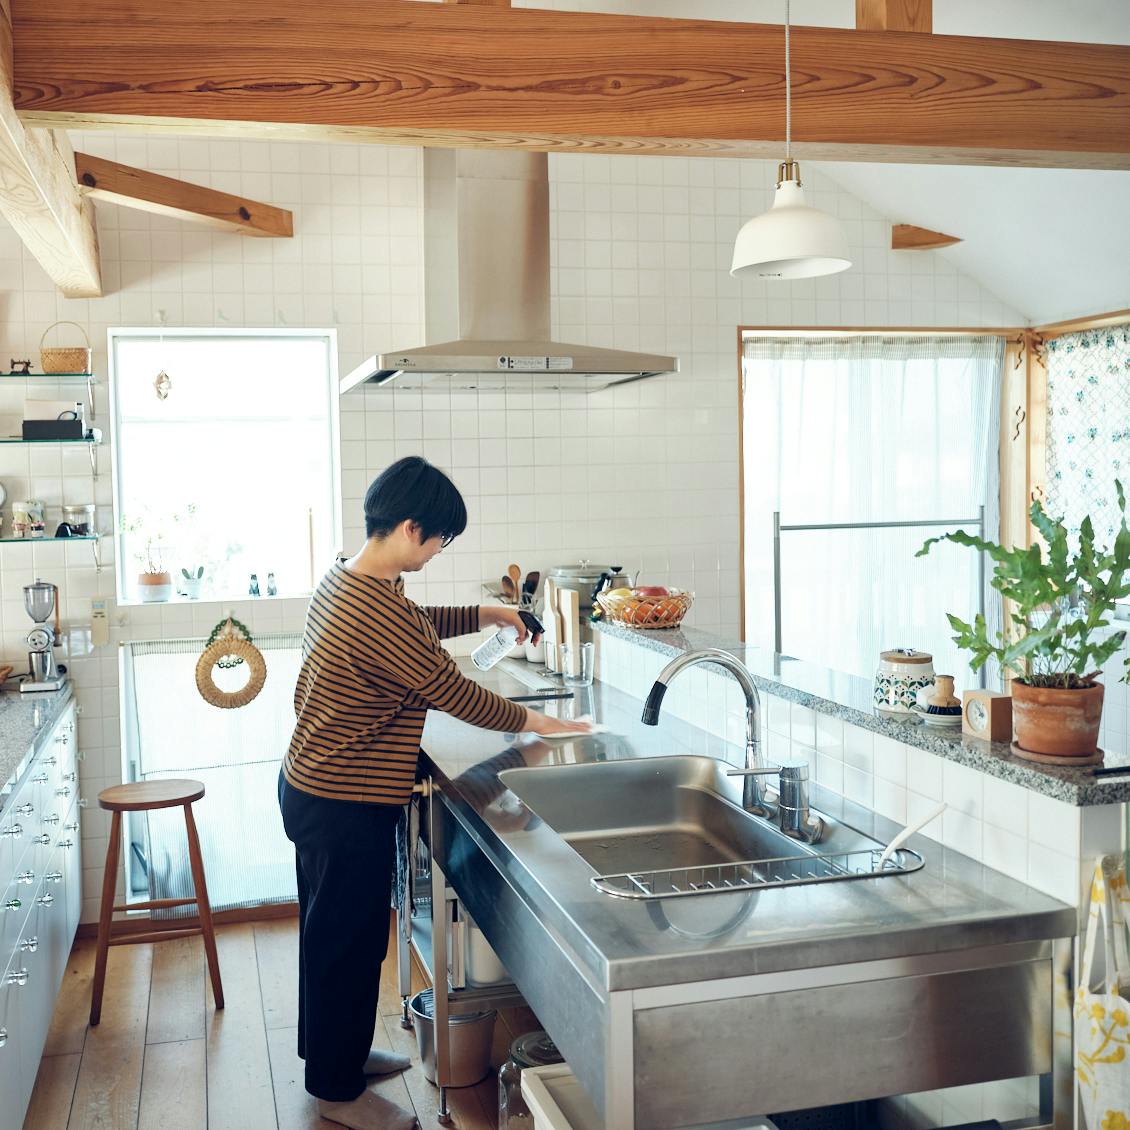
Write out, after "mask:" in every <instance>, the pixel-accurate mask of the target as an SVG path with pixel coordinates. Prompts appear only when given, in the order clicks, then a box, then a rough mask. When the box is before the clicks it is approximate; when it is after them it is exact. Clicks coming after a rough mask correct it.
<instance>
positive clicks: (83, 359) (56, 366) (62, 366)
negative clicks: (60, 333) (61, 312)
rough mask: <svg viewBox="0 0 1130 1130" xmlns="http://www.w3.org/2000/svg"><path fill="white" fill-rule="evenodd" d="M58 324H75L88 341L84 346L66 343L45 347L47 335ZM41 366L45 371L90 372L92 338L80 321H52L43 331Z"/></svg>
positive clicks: (40, 354) (40, 355)
mask: <svg viewBox="0 0 1130 1130" xmlns="http://www.w3.org/2000/svg"><path fill="white" fill-rule="evenodd" d="M56 326H74V328H75V329H76V330H78V332H79V333H80V334H82V339H83V341H85V342H86V345H85V346H82V347H80V346H77V345H65V346H51V347H50V348H44V345H43V343H44V342H45V341H46V340H47V335H48V334H49V333H50V332H51V331H52V330H53V329H54V328H55V327H56ZM39 366H40V368H41V369H42V370H43V371H44V372H45V373H89V372H90V338H89V337H87V336H86V330H84V329H83V328H82V326H80V325H79V324H78V322H52V323H51V325H49V326H48V327H47V329H45V330H44V331H43V336H42V337H41V338H40V339H39Z"/></svg>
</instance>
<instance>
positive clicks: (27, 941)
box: [20, 934, 39, 953]
mask: <svg viewBox="0 0 1130 1130" xmlns="http://www.w3.org/2000/svg"><path fill="white" fill-rule="evenodd" d="M37 949H39V939H38V938H37V937H36V936H35V935H34V934H33V935H32V936H31V937H30V938H24V940H23V941H22V942H20V952H21V953H35V951H36V950H37Z"/></svg>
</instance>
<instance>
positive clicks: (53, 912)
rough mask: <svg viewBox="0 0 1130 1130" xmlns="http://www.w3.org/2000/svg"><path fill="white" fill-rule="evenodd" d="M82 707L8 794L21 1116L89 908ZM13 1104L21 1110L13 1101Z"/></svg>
mask: <svg viewBox="0 0 1130 1130" xmlns="http://www.w3.org/2000/svg"><path fill="white" fill-rule="evenodd" d="M75 744H76V743H75V707H74V705H73V703H72V704H68V705H67V706H66V707H65V709H64V710H63V712H62V714H61V715H60V717H59V719H58V720H57V721H56V723H55V724H54V726H52V727H51V728H50V730H49V731H48V732H46V733H45V734H41V735H40V737H39V738H38V739H37V741H36V746H35V751H34V756H33V757H32V758H31V759H30V761H24V762H22V763H21V766H20V767H19V768H18V769H17V778H16V779H14V780H13V781H9V782H7V783H0V784H3V786H4V787H3V792H0V801H2V802H3V805H4V807H3V810H2V811H0V971H2V976H0V1095H3V1096H4V1107H5V1122H4V1125H8V1122H7V1121H6V1119H7V1116H8V1114H10V1113H11V1114H14V1115H15V1117H14V1118H13V1119H12V1122H11V1125H13V1126H19V1125H22V1123H23V1118H24V1114H25V1113H26V1111H27V1105H28V1101H29V1099H30V1098H31V1092H32V1088H33V1087H34V1085H35V1077H36V1074H37V1073H38V1071H39V1060H40V1057H41V1056H42V1054H43V1045H44V1042H45V1041H46V1039H47V1030H48V1028H49V1027H50V1025H51V1014H52V1013H53V1012H54V1009H55V997H56V996H57V994H58V992H59V984H60V982H61V981H62V978H63V973H64V972H65V970H66V966H67V958H68V957H69V955H70V950H71V943H72V942H73V941H74V936H75V930H76V929H77V928H78V919H79V912H80V909H81V906H82V856H81V847H80V842H81V841H80V838H79V811H80V809H79V804H78V769H77V756H76V749H75ZM13 1107H14V1109H13Z"/></svg>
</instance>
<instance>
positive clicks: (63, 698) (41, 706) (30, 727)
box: [0, 682, 72, 811]
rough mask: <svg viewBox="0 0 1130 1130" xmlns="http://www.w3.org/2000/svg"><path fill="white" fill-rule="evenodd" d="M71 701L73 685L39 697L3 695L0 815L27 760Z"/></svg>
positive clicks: (0, 695)
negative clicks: (12, 784) (10, 787)
mask: <svg viewBox="0 0 1130 1130" xmlns="http://www.w3.org/2000/svg"><path fill="white" fill-rule="evenodd" d="M71 697H72V695H71V685H70V683H69V682H68V683H67V684H66V685H65V686H64V687H63V689H62V690H59V691H44V692H42V693H39V694H20V693H19V691H18V690H11V691H9V690H4V691H0V811H3V808H4V804H5V801H6V800H7V798H8V796H9V795H10V794H9V791H8V790H7V789H6V788H5V786H6V785H7V784H9V783H10V782H11V780H12V778H13V777H15V776H17V775H18V774H19V772H22V769H21V767H22V766H23V763H24V761H25V759H28V758H29V755H30V754H31V753H33V752H34V749H35V746H36V743H37V742H38V741H39V739H40V738H41V737H43V736H45V735H46V734H48V733H49V732H50V731H51V727H52V726H54V725H55V723H56V722H57V721H58V720H59V716H60V715H61V714H62V713H63V710H64V709H65V707H66V706H67V704H68V703H69V702H70V701H71Z"/></svg>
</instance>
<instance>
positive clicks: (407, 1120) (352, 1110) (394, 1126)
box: [318, 1091, 419, 1130]
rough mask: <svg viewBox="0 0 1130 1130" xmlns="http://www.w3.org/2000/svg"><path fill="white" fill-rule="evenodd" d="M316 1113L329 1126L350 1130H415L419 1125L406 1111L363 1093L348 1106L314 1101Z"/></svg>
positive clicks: (370, 1094)
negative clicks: (339, 1126) (335, 1123)
mask: <svg viewBox="0 0 1130 1130" xmlns="http://www.w3.org/2000/svg"><path fill="white" fill-rule="evenodd" d="M318 1113H319V1114H320V1115H321V1116H322V1117H323V1118H325V1119H327V1120H328V1121H330V1122H337V1123H339V1124H340V1125H342V1126H348V1127H350V1128H351V1130H416V1127H418V1126H419V1123H418V1122H417V1121H416V1116H415V1115H414V1114H412V1113H411V1112H410V1111H407V1110H404V1109H402V1108H401V1107H398V1106H397V1105H396V1104H395V1103H390V1102H389V1101H388V1100H387V1099H382V1098H380V1096H378V1095H374V1094H373V1093H372V1091H365V1092H364V1093H363V1094H361V1095H358V1097H357V1098H355V1099H354V1100H353V1101H352V1102H348V1103H332V1102H329V1101H328V1100H326V1099H319V1100H318Z"/></svg>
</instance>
